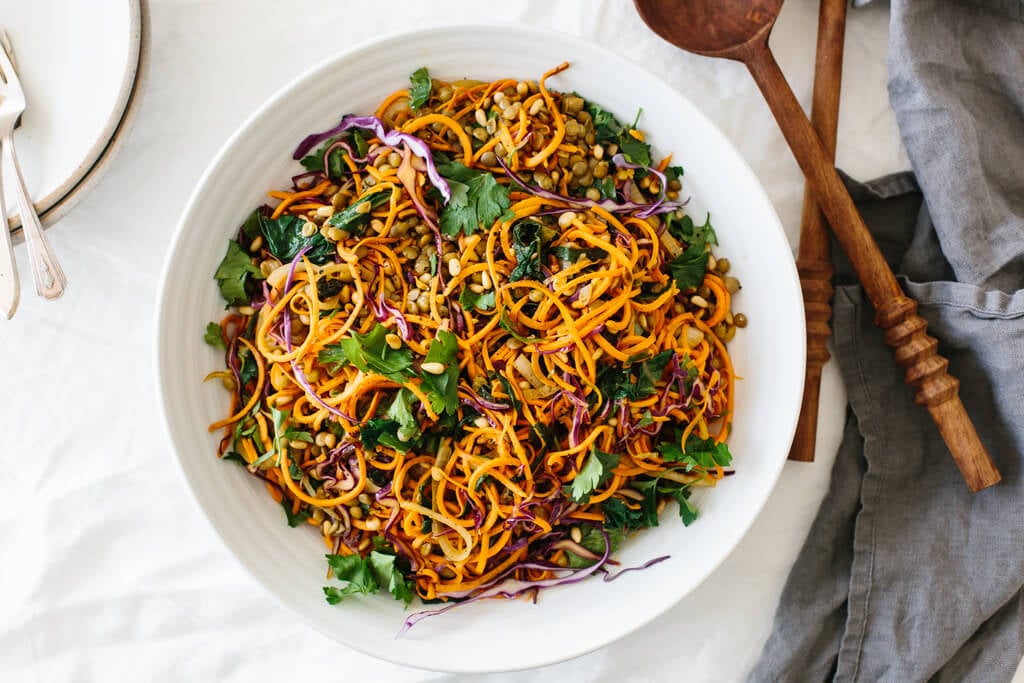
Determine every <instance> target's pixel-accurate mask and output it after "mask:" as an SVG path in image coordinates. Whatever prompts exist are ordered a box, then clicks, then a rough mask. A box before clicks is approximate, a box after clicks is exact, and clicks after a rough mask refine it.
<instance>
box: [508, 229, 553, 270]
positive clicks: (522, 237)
mask: <svg viewBox="0 0 1024 683" xmlns="http://www.w3.org/2000/svg"><path fill="white" fill-rule="evenodd" d="M544 242H545V240H544V226H543V225H542V224H540V223H538V222H537V221H531V220H522V221H519V222H518V223H516V224H515V225H513V226H512V250H513V251H514V252H515V255H516V267H515V268H513V269H512V272H511V273H509V276H508V279H509V281H510V282H516V281H518V280H537V281H540V280H543V279H544V273H543V272H542V271H541V269H540V267H541V262H542V259H543V256H544Z"/></svg>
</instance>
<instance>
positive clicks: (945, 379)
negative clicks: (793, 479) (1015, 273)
mask: <svg viewBox="0 0 1024 683" xmlns="http://www.w3.org/2000/svg"><path fill="white" fill-rule="evenodd" d="M634 3H635V4H636V8H637V10H638V11H639V13H640V17H641V18H642V19H643V20H644V22H645V23H646V24H647V25H648V26H649V27H650V28H651V29H652V30H653V31H654V32H655V33H657V34H658V35H659V36H661V37H662V38H664V39H665V40H667V41H668V42H670V43H672V44H673V45H675V46H677V47H680V48H682V49H683V50H686V51H688V52H695V53H697V54H701V55H705V56H708V57H725V58H727V59H735V60H737V61H740V62H743V63H744V64H746V66H747V69H749V71H750V73H751V75H752V76H753V77H754V80H755V81H756V82H757V85H758V87H759V88H760V89H761V93H762V94H763V95H764V98H765V100H767V102H768V106H769V107H770V108H771V110H772V113H773V114H774V115H775V120H776V121H777V122H778V124H779V127H780V128H781V129H782V134H783V136H784V137H785V138H786V142H787V143H788V144H789V147H790V149H791V150H792V151H793V155H794V156H795V157H796V160H797V163H798V164H799V165H800V169H801V170H802V171H803V172H804V175H805V176H806V177H807V183H808V185H810V187H811V189H812V190H813V191H814V194H815V196H816V197H817V200H818V206H820V207H821V210H822V212H824V214H825V217H826V218H828V222H829V224H830V225H831V228H832V231H833V232H834V233H835V235H836V238H837V239H838V241H839V244H840V246H842V248H843V250H844V251H845V252H846V255H847V257H848V258H849V259H850V263H851V264H852V265H853V267H854V270H856V271H857V276H858V277H859V278H860V281H861V284H862V285H863V287H864V291H865V292H866V293H867V295H868V298H869V299H870V300H871V303H872V304H873V305H874V307H875V324H876V325H878V326H879V327H880V328H881V329H882V330H883V331H884V333H885V342H886V343H887V344H888V345H889V346H892V347H893V348H894V349H895V355H896V361H897V362H898V363H899V364H900V365H901V366H903V367H904V368H905V369H906V376H905V381H906V382H907V383H908V384H910V385H912V386H914V387H915V388H916V390H917V391H916V395H915V399H916V401H917V403H918V405H922V406H925V407H926V408H927V409H928V412H929V413H931V416H932V419H933V420H934V421H935V424H936V426H937V427H938V428H939V433H940V434H941V435H942V439H943V441H945V442H946V446H948V447H949V450H950V453H951V454H952V455H953V459H954V460H955V461H956V464H957V467H959V468H960V473H961V474H962V475H963V478H964V480H965V481H966V482H967V486H968V488H969V489H970V490H971V491H973V492H977V491H980V490H982V489H984V488H987V487H989V486H992V485H993V484H996V483H998V482H999V480H1000V479H1001V478H1002V477H1001V475H1000V474H999V470H997V469H996V466H995V464H994V463H993V462H992V459H991V458H990V457H989V454H988V452H987V451H986V450H985V446H984V445H983V444H982V443H981V439H980V438H979V437H978V432H977V430H976V429H975V428H974V425H973V424H972V423H971V419H970V417H968V415H967V411H966V410H964V405H963V403H962V402H961V401H960V396H959V387H960V382H959V381H958V380H957V379H955V378H954V377H952V376H950V374H949V372H948V366H949V361H948V360H946V359H945V358H943V357H942V356H940V355H939V354H938V341H936V339H935V338H934V337H932V336H930V335H928V334H927V332H926V327H927V325H928V323H927V322H925V320H924V319H923V318H921V317H920V316H919V315H917V302H916V301H914V300H913V299H911V298H910V297H908V296H906V295H905V294H904V293H903V291H902V290H901V289H900V286H899V283H897V282H896V277H895V276H894V275H893V273H892V269H890V268H889V264H888V263H886V261H885V258H884V257H883V256H882V252H881V251H880V250H879V248H878V245H877V244H876V243H875V241H874V239H872V237H871V234H870V233H869V232H868V229H867V226H866V225H864V220H863V219H862V218H861V216H860V214H859V213H858V212H857V209H856V207H855V206H854V205H853V200H852V199H851V198H850V194H849V192H847V191H846V187H845V186H844V185H843V181H842V179H840V177H839V174H838V173H837V172H836V169H835V167H834V166H833V165H832V162H830V161H829V157H828V154H827V153H826V151H825V148H824V147H823V146H822V144H821V140H819V139H818V136H817V135H816V134H815V132H814V129H813V128H812V127H811V122H810V121H809V120H808V119H807V116H806V115H805V114H804V111H803V109H802V108H801V107H800V103H799V102H798V101H797V99H796V96H795V95H793V91H792V89H790V87H789V84H788V83H787V82H786V78H785V76H783V74H782V71H781V70H780V69H779V65H778V64H777V63H776V62H775V57H774V56H773V55H772V53H771V50H770V49H769V48H768V36H769V34H770V33H771V30H772V27H773V26H774V25H775V19H776V18H777V17H778V14H779V9H780V8H781V7H782V0H634ZM894 457H898V456H896V455H894Z"/></svg>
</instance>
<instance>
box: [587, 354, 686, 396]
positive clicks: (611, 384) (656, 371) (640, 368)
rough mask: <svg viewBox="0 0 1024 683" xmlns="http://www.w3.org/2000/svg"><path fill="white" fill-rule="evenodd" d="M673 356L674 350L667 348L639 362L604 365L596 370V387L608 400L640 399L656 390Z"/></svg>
mask: <svg viewBox="0 0 1024 683" xmlns="http://www.w3.org/2000/svg"><path fill="white" fill-rule="evenodd" d="M673 356H675V351H673V350H672V349H667V350H665V351H662V352H661V353H659V354H656V355H654V356H651V357H650V358H648V359H646V360H644V361H643V362H640V363H632V364H631V365H627V366H622V367H620V366H615V365H608V366H605V367H604V368H602V369H601V370H600V371H599V372H598V376H597V388H598V389H599V390H600V391H601V394H602V396H604V397H605V399H606V400H609V401H623V400H630V401H641V400H643V399H645V398H647V397H649V396H650V395H651V394H653V393H654V392H655V391H656V388H655V387H656V385H657V383H658V380H660V379H661V378H662V376H663V375H664V374H665V368H666V367H668V364H669V362H670V361H671V360H672V358H673ZM634 372H635V373H636V374H635V376H634Z"/></svg>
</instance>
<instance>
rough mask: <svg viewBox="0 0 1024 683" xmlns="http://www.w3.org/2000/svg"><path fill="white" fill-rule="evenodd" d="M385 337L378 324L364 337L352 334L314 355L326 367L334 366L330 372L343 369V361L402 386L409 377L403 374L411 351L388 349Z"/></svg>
mask: <svg viewBox="0 0 1024 683" xmlns="http://www.w3.org/2000/svg"><path fill="white" fill-rule="evenodd" d="M387 335H388V330H387V328H386V327H384V326H383V325H381V324H380V323H378V324H377V325H376V326H374V328H373V329H372V330H370V331H369V332H367V333H366V334H360V333H359V332H353V333H352V336H351V337H346V338H344V339H342V340H341V341H340V342H339V343H337V344H328V345H327V346H325V347H324V348H323V350H321V351H320V353H319V354H318V355H317V360H319V361H320V363H321V364H323V365H324V366H325V367H326V366H327V365H333V366H334V367H333V370H331V371H332V372H337V369H338V368H339V367H341V366H342V365H344V362H343V359H344V360H346V361H348V362H349V363H352V365H354V366H356V367H357V368H359V369H360V370H362V371H363V372H367V373H369V372H374V373H377V374H378V375H384V376H385V377H388V378H390V379H393V380H395V381H396V382H404V381H405V380H406V379H407V378H408V377H409V376H410V374H409V373H408V372H406V371H407V370H409V368H410V367H411V366H412V351H411V350H410V349H409V348H407V347H405V346H403V347H402V348H400V349H393V348H391V347H390V346H388V344H387V341H386V339H385V337H387Z"/></svg>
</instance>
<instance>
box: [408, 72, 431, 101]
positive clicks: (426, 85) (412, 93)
mask: <svg viewBox="0 0 1024 683" xmlns="http://www.w3.org/2000/svg"><path fill="white" fill-rule="evenodd" d="M409 82H410V83H411V84H412V85H411V87H410V88H409V106H410V107H412V108H413V109H419V108H420V107H422V106H423V105H424V104H426V103H427V100H429V99H430V88H431V83H430V74H429V73H427V67H425V66H421V67H420V68H418V69H416V70H415V71H413V72H412V76H409Z"/></svg>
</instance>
